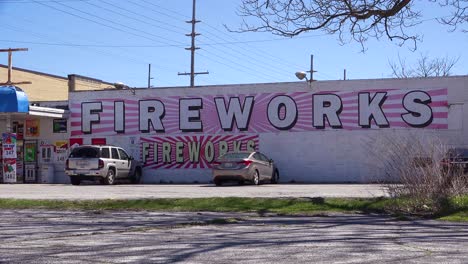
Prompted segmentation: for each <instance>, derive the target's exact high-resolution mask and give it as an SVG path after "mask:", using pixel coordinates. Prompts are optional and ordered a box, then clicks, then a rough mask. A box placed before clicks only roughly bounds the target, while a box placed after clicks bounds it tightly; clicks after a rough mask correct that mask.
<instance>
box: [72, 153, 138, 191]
mask: <svg viewBox="0 0 468 264" xmlns="http://www.w3.org/2000/svg"><path fill="white" fill-rule="evenodd" d="M65 173H66V174H67V175H68V176H69V177H70V181H71V184H73V185H79V184H80V183H81V181H83V180H99V181H100V182H101V184H109V185H112V184H114V183H115V181H116V180H117V179H123V178H127V179H130V180H131V181H132V183H139V182H140V179H141V176H142V166H141V164H140V162H139V161H137V160H135V159H134V158H133V157H132V156H130V155H128V154H127V152H126V151H125V150H124V149H123V148H120V147H116V146H104V145H103V146H101V145H84V146H79V147H76V148H74V149H73V150H72V151H71V153H70V155H69V157H68V159H67V161H66V168H65Z"/></svg>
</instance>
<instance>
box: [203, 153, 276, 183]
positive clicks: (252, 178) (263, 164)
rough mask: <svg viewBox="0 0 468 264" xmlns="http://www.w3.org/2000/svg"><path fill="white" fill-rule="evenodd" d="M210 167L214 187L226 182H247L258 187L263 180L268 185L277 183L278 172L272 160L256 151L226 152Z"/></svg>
mask: <svg viewBox="0 0 468 264" xmlns="http://www.w3.org/2000/svg"><path fill="white" fill-rule="evenodd" d="M212 165H213V172H212V173H213V182H214V183H215V185H216V186H220V185H221V184H222V183H223V182H226V181H236V182H238V183H239V184H243V183H244V182H245V181H248V182H252V183H253V184H255V185H259V184H261V183H262V182H263V181H265V180H268V181H269V182H270V183H277V182H278V180H279V170H278V168H277V167H276V165H275V163H274V162H273V160H272V159H270V158H268V157H267V156H265V155H264V154H262V153H260V152H257V151H253V152H247V151H241V152H228V153H226V154H224V155H222V156H221V157H219V158H218V159H217V160H216V161H215V162H213V163H212Z"/></svg>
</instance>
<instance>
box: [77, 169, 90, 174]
mask: <svg viewBox="0 0 468 264" xmlns="http://www.w3.org/2000/svg"><path fill="white" fill-rule="evenodd" d="M88 173H89V171H87V170H76V171H75V174H88Z"/></svg>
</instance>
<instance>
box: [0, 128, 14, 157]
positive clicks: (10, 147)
mask: <svg viewBox="0 0 468 264" xmlns="http://www.w3.org/2000/svg"><path fill="white" fill-rule="evenodd" d="M16 154H17V153H16V134H15V133H3V134H2V156H3V159H16Z"/></svg>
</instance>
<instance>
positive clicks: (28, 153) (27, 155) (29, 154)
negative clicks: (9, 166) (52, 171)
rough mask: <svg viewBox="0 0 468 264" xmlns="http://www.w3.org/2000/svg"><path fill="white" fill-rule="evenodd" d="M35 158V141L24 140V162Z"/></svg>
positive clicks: (33, 160)
mask: <svg viewBox="0 0 468 264" xmlns="http://www.w3.org/2000/svg"><path fill="white" fill-rule="evenodd" d="M36 159H37V143H36V142H26V143H25V144H24V162H35V161H36Z"/></svg>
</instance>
